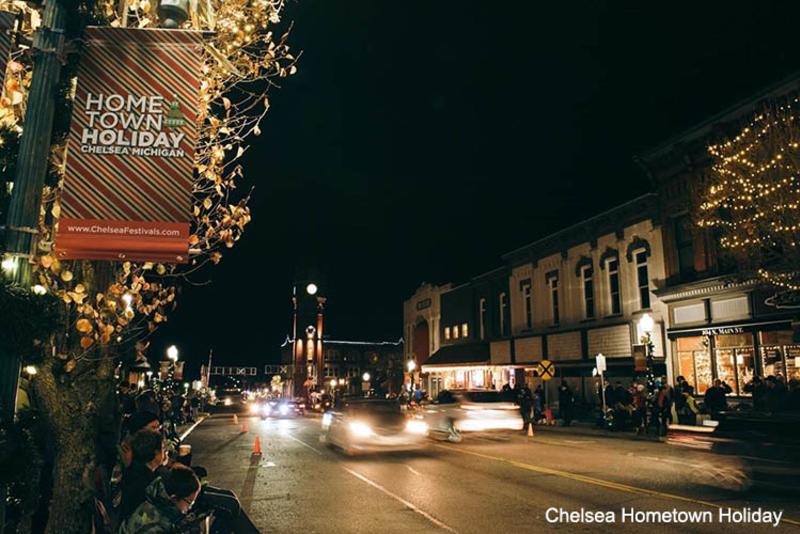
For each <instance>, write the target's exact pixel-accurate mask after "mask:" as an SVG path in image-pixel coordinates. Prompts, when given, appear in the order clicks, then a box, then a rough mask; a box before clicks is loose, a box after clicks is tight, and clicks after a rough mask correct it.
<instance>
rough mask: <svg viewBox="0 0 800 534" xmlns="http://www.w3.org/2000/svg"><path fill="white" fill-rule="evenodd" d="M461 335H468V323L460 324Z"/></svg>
mask: <svg viewBox="0 0 800 534" xmlns="http://www.w3.org/2000/svg"><path fill="white" fill-rule="evenodd" d="M461 337H469V324H467V323H463V324H462V325H461Z"/></svg>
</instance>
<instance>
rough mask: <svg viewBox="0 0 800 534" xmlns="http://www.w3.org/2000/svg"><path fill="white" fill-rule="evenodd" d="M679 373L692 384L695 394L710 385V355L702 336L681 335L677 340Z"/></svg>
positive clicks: (703, 391)
mask: <svg viewBox="0 0 800 534" xmlns="http://www.w3.org/2000/svg"><path fill="white" fill-rule="evenodd" d="M677 353H678V367H679V373H680V374H681V375H683V377H684V378H686V381H687V382H689V384H691V385H692V386H694V391H695V393H697V394H702V393H705V391H706V390H707V389H708V388H709V387H711V380H712V375H711V356H710V355H709V353H708V343H707V341H706V339H705V338H704V337H702V336H697V337H682V338H679V339H678V340H677Z"/></svg>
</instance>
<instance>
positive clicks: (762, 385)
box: [604, 376, 800, 435]
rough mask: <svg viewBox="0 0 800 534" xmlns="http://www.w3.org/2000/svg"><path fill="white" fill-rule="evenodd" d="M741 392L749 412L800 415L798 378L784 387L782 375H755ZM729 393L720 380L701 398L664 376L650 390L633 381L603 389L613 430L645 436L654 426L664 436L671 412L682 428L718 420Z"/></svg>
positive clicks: (682, 381) (680, 381) (691, 388)
mask: <svg viewBox="0 0 800 534" xmlns="http://www.w3.org/2000/svg"><path fill="white" fill-rule="evenodd" d="M744 392H745V393H747V394H750V395H752V409H753V410H755V411H758V412H766V413H771V414H776V413H781V412H790V411H794V412H800V380H798V379H792V380H789V383H788V384H786V382H785V379H784V378H783V377H781V376H768V377H767V378H765V379H762V378H761V377H758V376H756V377H754V378H753V380H752V381H751V382H749V383H748V384H747V385H746V386H745V388H744ZM732 393H733V390H732V389H731V386H730V385H729V384H728V383H727V382H725V381H723V380H720V379H716V380H714V381H713V383H712V384H711V386H709V387H708V388H707V389H706V390H705V392H704V393H703V395H702V397H700V396H698V395H697V394H696V392H695V388H694V386H692V385H691V384H690V383H689V382H688V381H687V380H686V378H685V377H683V376H678V377H677V378H676V380H675V386H674V387H673V386H671V385H669V384H668V383H667V380H666V377H663V378H661V379H660V380H657V381H656V382H655V387H652V388H648V387H647V385H646V384H644V383H639V382H635V381H634V382H633V384H632V385H631V386H630V387H625V386H623V385H622V383H621V382H620V381H617V382H616V383H615V384H608V385H607V386H606V388H605V390H604V394H605V402H606V405H607V406H608V414H606V417H605V420H606V421H608V425H609V426H611V427H612V428H613V429H615V430H621V429H626V428H634V429H636V431H637V433H646V432H648V431H649V430H650V429H651V428H653V427H654V426H655V427H657V428H658V431H659V434H660V435H664V434H665V433H666V430H667V426H668V425H669V424H671V423H673V417H674V416H673V413H674V415H677V423H678V424H682V425H697V424H698V417H699V416H700V414H706V415H707V416H708V418H710V419H712V420H719V419H720V417H722V414H723V412H726V411H728V410H730V408H731V406H730V405H729V401H728V399H729V395H730V394H732ZM701 399H702V402H700V400H701ZM745 406H748V407H749V406H750V405H749V404H747V405H745ZM673 409H674V412H673Z"/></svg>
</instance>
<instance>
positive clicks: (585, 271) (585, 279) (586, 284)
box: [581, 265, 594, 319]
mask: <svg viewBox="0 0 800 534" xmlns="http://www.w3.org/2000/svg"><path fill="white" fill-rule="evenodd" d="M581 286H583V317H584V319H594V269H593V268H592V266H591V265H586V266H584V267H583V268H582V269H581Z"/></svg>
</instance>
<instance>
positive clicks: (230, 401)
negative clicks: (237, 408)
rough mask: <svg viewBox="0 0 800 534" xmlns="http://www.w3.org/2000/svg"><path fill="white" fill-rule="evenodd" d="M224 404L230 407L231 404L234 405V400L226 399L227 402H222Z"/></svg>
mask: <svg viewBox="0 0 800 534" xmlns="http://www.w3.org/2000/svg"><path fill="white" fill-rule="evenodd" d="M222 404H224V405H225V406H230V405H231V404H233V400H232V399H231V398H230V397H225V400H224V401H222Z"/></svg>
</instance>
